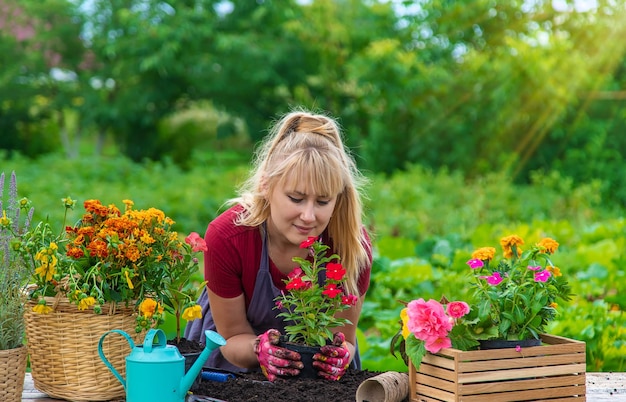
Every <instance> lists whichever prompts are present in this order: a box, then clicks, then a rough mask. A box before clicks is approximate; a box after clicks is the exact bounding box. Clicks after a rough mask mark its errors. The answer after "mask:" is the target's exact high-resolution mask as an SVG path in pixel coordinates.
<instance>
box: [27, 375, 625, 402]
mask: <svg viewBox="0 0 626 402" xmlns="http://www.w3.org/2000/svg"><path fill="white" fill-rule="evenodd" d="M34 400H36V401H35V402H59V401H60V399H53V398H49V397H48V396H47V395H46V394H44V393H41V392H39V391H37V390H36V389H35V387H34V384H33V379H32V377H31V376H30V373H26V378H25V379H24V392H23V394H22V401H23V402H33V401H34ZM587 401H589V402H626V373H587ZM233 402H236V401H233Z"/></svg>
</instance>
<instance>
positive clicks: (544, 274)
mask: <svg viewBox="0 0 626 402" xmlns="http://www.w3.org/2000/svg"><path fill="white" fill-rule="evenodd" d="M550 275H552V274H550V271H548V270H547V269H546V270H543V271H541V272H535V282H547V281H548V279H549V278H550Z"/></svg>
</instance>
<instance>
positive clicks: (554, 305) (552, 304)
mask: <svg viewBox="0 0 626 402" xmlns="http://www.w3.org/2000/svg"><path fill="white" fill-rule="evenodd" d="M548 307H552V308H553V309H556V308H557V307H559V305H558V303H555V302H552V303H550V304H548Z"/></svg>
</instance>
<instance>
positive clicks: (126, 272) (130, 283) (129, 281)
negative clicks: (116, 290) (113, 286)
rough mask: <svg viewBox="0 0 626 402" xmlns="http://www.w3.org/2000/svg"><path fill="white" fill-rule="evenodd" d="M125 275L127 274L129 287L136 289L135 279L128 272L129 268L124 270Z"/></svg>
mask: <svg viewBox="0 0 626 402" xmlns="http://www.w3.org/2000/svg"><path fill="white" fill-rule="evenodd" d="M124 276H126V282H127V283H128V287H129V288H131V289H135V285H133V281H132V280H131V279H130V275H129V274H128V270H125V271H124Z"/></svg>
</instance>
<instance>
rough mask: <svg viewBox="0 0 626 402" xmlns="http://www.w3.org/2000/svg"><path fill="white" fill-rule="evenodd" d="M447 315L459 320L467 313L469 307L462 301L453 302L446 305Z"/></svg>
mask: <svg viewBox="0 0 626 402" xmlns="http://www.w3.org/2000/svg"><path fill="white" fill-rule="evenodd" d="M447 311H448V315H449V316H450V317H452V318H461V317H463V316H464V315H465V314H467V313H469V311H470V308H469V305H468V304H467V303H465V302H462V301H454V302H450V303H448V307H447Z"/></svg>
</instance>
